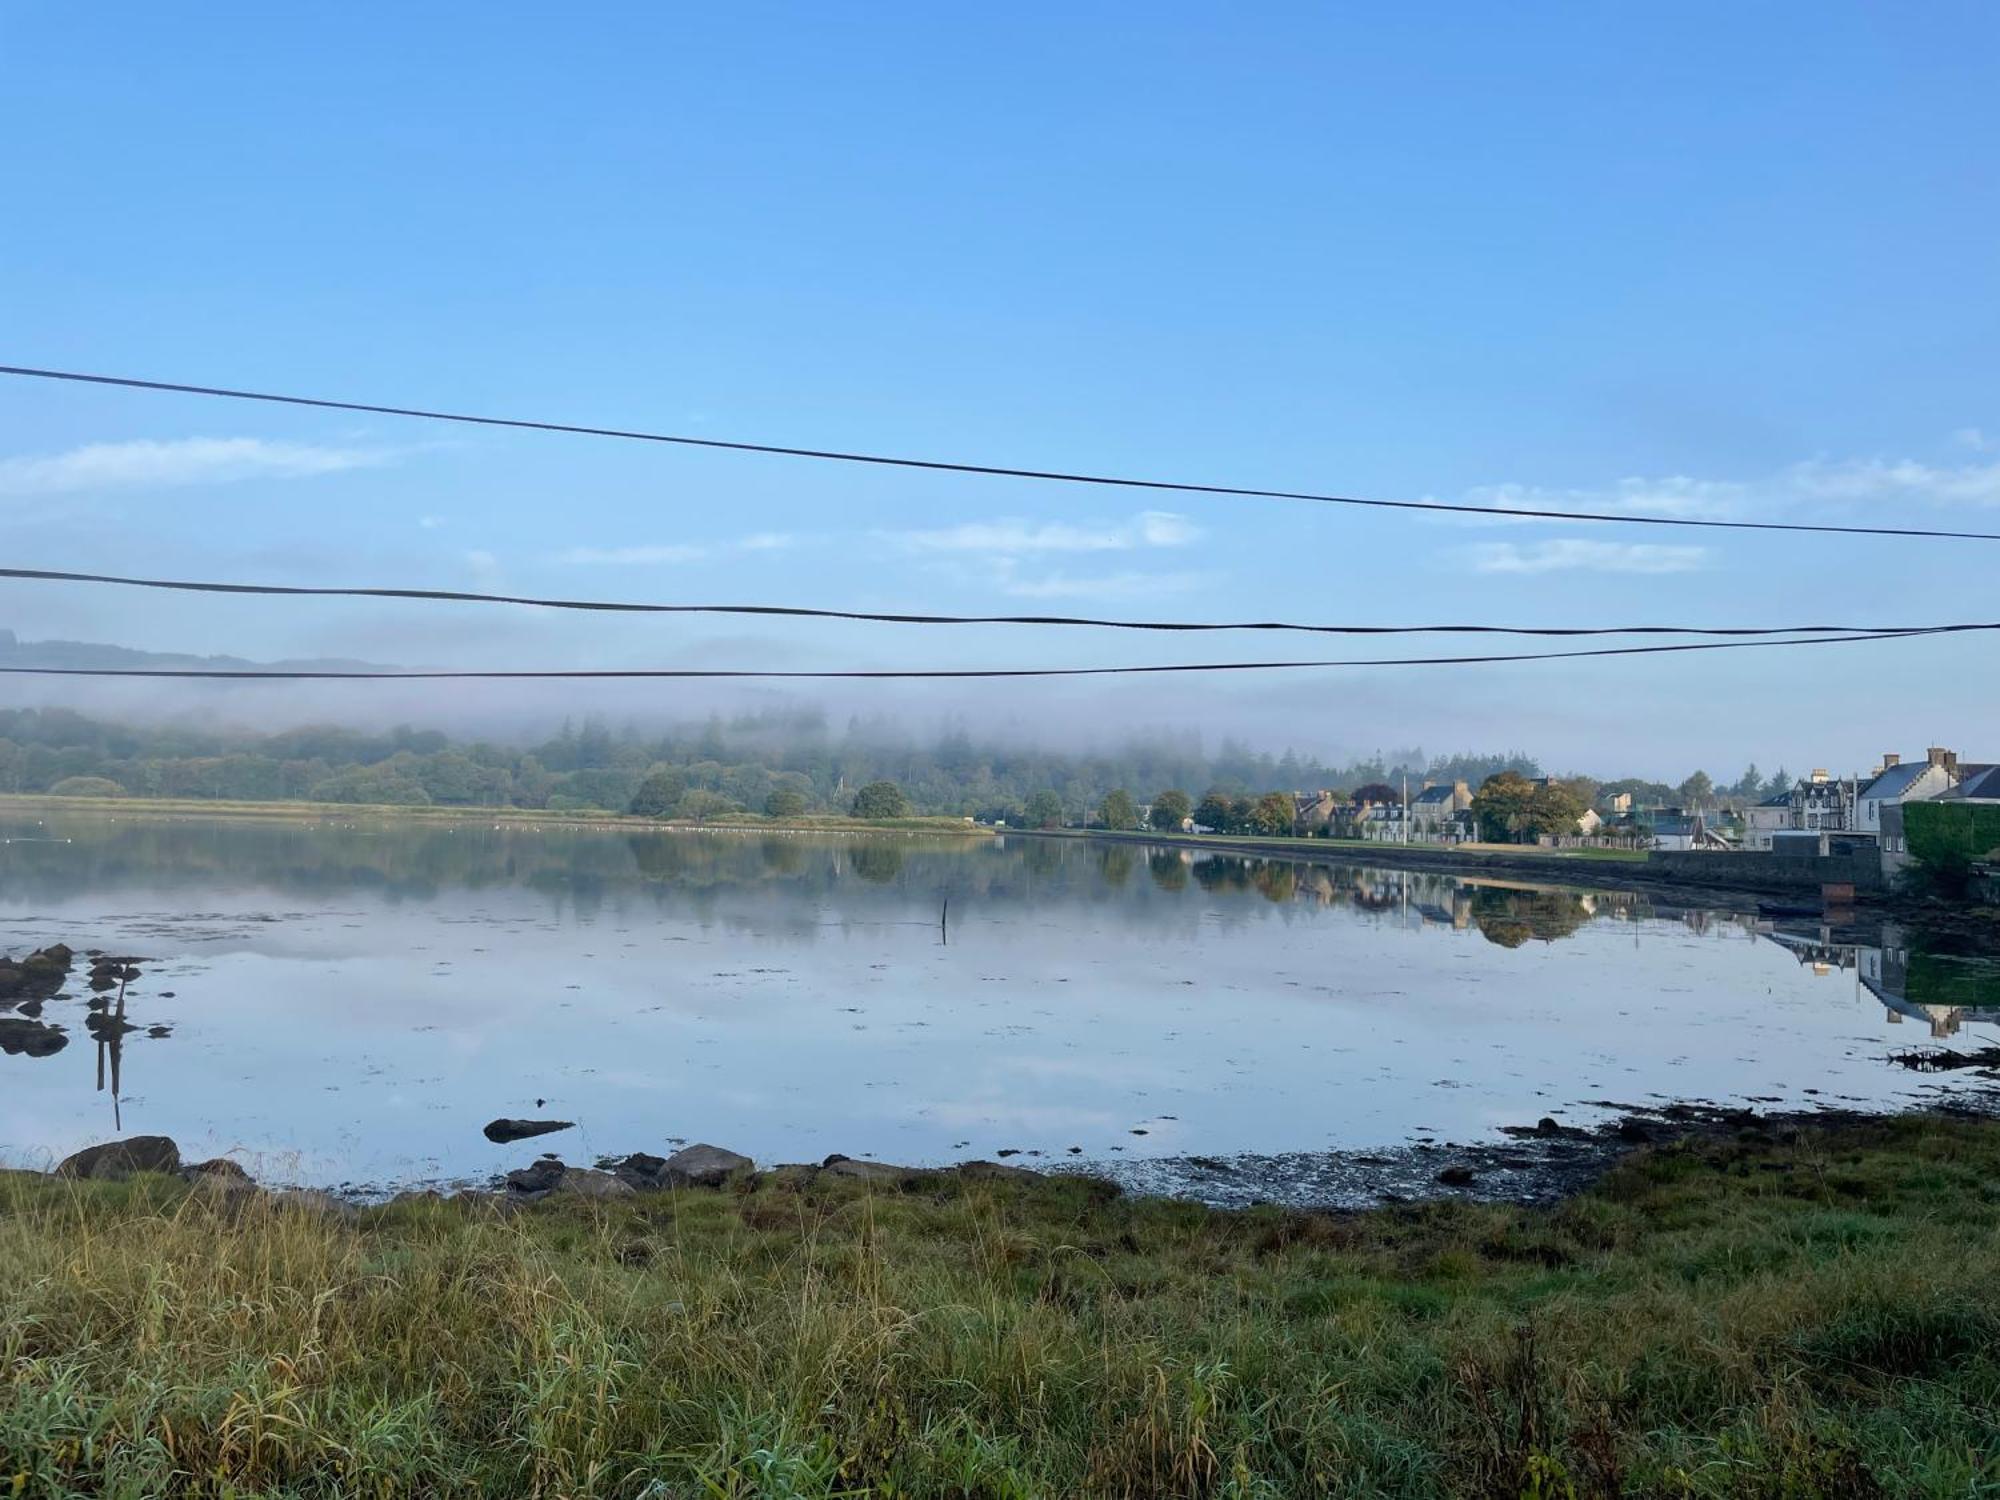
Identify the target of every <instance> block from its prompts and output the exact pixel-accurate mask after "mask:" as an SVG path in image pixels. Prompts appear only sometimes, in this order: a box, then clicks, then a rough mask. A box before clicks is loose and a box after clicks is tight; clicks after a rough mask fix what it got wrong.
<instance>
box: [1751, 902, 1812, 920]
mask: <svg viewBox="0 0 2000 1500" xmlns="http://www.w3.org/2000/svg"><path fill="white" fill-rule="evenodd" d="M1757 915H1758V916H1760V917H1820V916H1825V915H1826V909H1825V908H1824V907H1819V906H1804V905H1801V904H1799V903H1798V902H1795V901H1759V902H1758V903H1757Z"/></svg>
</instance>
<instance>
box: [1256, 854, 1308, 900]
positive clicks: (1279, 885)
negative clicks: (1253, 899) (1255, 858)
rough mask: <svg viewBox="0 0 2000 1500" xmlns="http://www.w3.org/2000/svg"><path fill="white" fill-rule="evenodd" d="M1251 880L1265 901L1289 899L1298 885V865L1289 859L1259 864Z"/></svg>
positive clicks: (1295, 891)
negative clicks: (1282, 861)
mask: <svg viewBox="0 0 2000 1500" xmlns="http://www.w3.org/2000/svg"><path fill="white" fill-rule="evenodd" d="M1251 882H1252V883H1253V884H1254V885H1255V886H1256V887H1257V893H1258V894H1259V895H1260V896H1262V897H1263V898H1264V899H1265V900H1266V901H1273V902H1276V901H1290V900H1291V899H1292V897H1293V896H1294V895H1295V894H1296V893H1297V891H1298V886H1299V867H1298V866H1297V865H1295V864H1292V863H1290V862H1289V861H1287V862H1284V863H1279V862H1277V861H1275V860H1274V861H1272V862H1271V863H1270V864H1265V865H1260V866H1258V868H1257V871H1256V873H1255V874H1254V875H1252V876H1251Z"/></svg>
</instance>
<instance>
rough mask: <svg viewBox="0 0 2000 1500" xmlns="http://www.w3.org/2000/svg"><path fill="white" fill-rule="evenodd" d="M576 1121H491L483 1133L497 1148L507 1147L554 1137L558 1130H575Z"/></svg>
mask: <svg viewBox="0 0 2000 1500" xmlns="http://www.w3.org/2000/svg"><path fill="white" fill-rule="evenodd" d="M575 1127H576V1122H575V1121H574V1120H490V1121H488V1122H487V1125H486V1128H485V1130H484V1131H482V1132H481V1133H482V1134H483V1135H484V1136H485V1137H486V1139H487V1140H489V1141H491V1142H493V1144H494V1145H496V1146H505V1145H508V1144H509V1143H511V1142H513V1141H525V1140H531V1139H533V1138H534V1137H535V1136H538V1135H554V1134H555V1133H556V1132H557V1131H558V1130H573V1129H574V1128H575Z"/></svg>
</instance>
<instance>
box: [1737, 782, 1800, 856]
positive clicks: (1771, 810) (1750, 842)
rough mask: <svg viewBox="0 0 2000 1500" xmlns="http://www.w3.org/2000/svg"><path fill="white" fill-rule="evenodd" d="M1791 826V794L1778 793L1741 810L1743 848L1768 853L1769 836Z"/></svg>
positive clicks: (1769, 845)
mask: <svg viewBox="0 0 2000 1500" xmlns="http://www.w3.org/2000/svg"><path fill="white" fill-rule="evenodd" d="M1791 826H1792V794H1791V793H1790V792H1780V793H1778V795H1777V796H1775V797H1766V798H1765V799H1764V800H1763V801H1762V802H1759V803H1758V804H1757V805H1756V806H1754V807H1746V808H1744V809H1743V847H1744V848H1745V849H1759V850H1765V851H1768V850H1769V849H1770V847H1771V835H1772V834H1774V833H1782V832H1784V831H1786V830H1788V829H1789V828H1790V827H1791Z"/></svg>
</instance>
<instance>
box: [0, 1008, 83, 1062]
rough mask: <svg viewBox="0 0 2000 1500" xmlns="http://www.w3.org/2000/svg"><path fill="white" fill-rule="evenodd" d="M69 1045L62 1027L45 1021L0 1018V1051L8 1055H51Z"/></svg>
mask: <svg viewBox="0 0 2000 1500" xmlns="http://www.w3.org/2000/svg"><path fill="white" fill-rule="evenodd" d="M68 1045H69V1037H68V1035H67V1034H66V1033H64V1031H63V1030H62V1028H60V1027H58V1026H51V1025H49V1023H48V1022H46V1021H23V1020H20V1019H18V1018H17V1017H13V1016H9V1017H7V1018H6V1019H5V1020H0V1052H4V1053H6V1054H7V1055H8V1056H9V1057H52V1056H54V1055H55V1054H56V1053H58V1052H60V1051H62V1049H63V1048H65V1047H67V1046H68Z"/></svg>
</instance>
